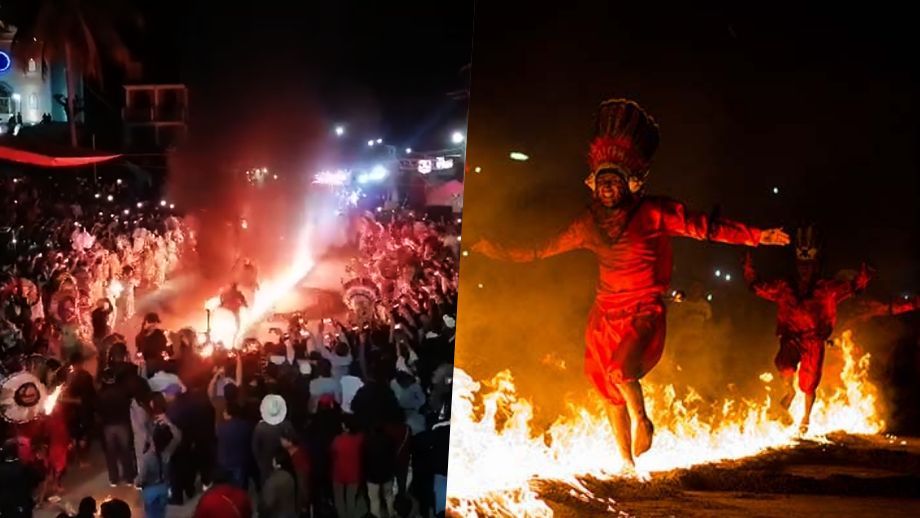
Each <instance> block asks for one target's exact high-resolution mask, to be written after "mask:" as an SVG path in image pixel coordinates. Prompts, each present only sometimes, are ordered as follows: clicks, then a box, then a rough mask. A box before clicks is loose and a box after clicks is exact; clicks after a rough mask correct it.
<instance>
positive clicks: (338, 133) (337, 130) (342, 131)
mask: <svg viewBox="0 0 920 518" xmlns="http://www.w3.org/2000/svg"><path fill="white" fill-rule="evenodd" d="M335 134H336V136H339V137H341V136H342V135H344V134H345V127H344V126H336V127H335Z"/></svg>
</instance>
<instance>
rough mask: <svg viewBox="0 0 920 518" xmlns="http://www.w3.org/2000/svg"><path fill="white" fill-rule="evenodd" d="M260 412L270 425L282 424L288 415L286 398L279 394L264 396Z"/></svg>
mask: <svg viewBox="0 0 920 518" xmlns="http://www.w3.org/2000/svg"><path fill="white" fill-rule="evenodd" d="M259 413H260V414H262V420H263V421H265V422H266V423H268V424H270V425H277V424H281V422H282V421H284V417H285V416H286V415H287V404H286V403H285V402H284V398H282V397H281V396H279V395H277V394H269V395H267V396H265V397H264V398H262V404H261V405H259Z"/></svg>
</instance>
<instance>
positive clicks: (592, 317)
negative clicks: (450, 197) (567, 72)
mask: <svg viewBox="0 0 920 518" xmlns="http://www.w3.org/2000/svg"><path fill="white" fill-rule="evenodd" d="M658 138H659V134H658V126H657V125H656V124H655V122H654V120H653V119H652V118H651V117H650V116H649V115H648V114H647V113H646V112H645V111H644V110H643V109H642V108H641V107H640V106H639V105H638V104H636V103H634V102H632V101H627V100H622V99H613V100H608V101H606V102H604V103H602V104H601V106H600V112H599V114H598V119H597V131H596V134H595V137H594V140H593V141H592V142H591V145H590V151H589V154H588V161H589V166H590V172H589V176H588V178H587V180H586V181H585V183H586V184H587V185H588V187H589V188H590V189H591V190H592V192H593V193H594V198H593V200H592V202H591V205H590V208H589V209H588V210H587V211H585V212H584V213H583V214H582V215H581V216H579V217H578V218H576V219H575V221H573V222H572V223H571V224H569V226H568V227H567V228H566V229H565V230H563V231H562V232H561V233H560V234H558V235H556V236H554V237H552V238H551V239H549V240H548V241H547V242H545V243H544V244H542V245H539V246H536V247H507V246H502V245H499V244H496V243H493V242H491V241H488V240H482V241H480V242H479V243H477V244H476V245H475V246H474V247H473V251H475V252H479V253H481V254H483V255H486V256H488V257H491V258H494V259H500V260H509V261H516V262H527V261H534V260H537V259H544V258H547V257H551V256H554V255H557V254H561V253H564V252H568V251H570V250H576V249H586V250H590V251H591V252H593V253H594V254H595V255H596V256H597V259H598V265H599V267H600V280H599V282H598V287H597V295H596V298H595V302H594V307H593V308H592V310H591V313H590V314H589V316H588V324H587V329H586V333H585V341H586V348H585V375H586V376H588V378H589V379H590V380H591V381H592V383H593V384H594V386H595V387H596V388H597V390H598V391H599V392H600V393H601V394H602V395H603V396H604V398H605V399H606V400H607V401H608V402H609V403H610V405H609V406H608V416H609V419H610V422H611V425H612V427H613V431H614V433H615V436H616V440H617V447H618V450H619V453H620V455H621V456H622V458H623V459H624V460H625V461H626V463H627V465H629V466H632V465H633V464H634V457H635V456H638V455H641V454H642V453H643V452H645V451H647V450H648V449H649V448H650V447H651V444H652V435H653V430H654V426H653V425H652V422H651V420H650V419H649V417H648V415H647V414H646V410H645V401H644V397H643V393H642V384H641V379H642V378H643V377H644V376H645V375H646V374H648V372H649V371H650V370H651V369H652V368H653V367H654V366H655V365H656V364H657V363H658V361H659V360H660V359H661V354H662V352H663V349H664V338H665V305H664V302H663V298H664V295H665V293H666V292H667V290H668V284H669V283H670V280H671V270H672V251H671V244H670V238H671V237H675V236H682V237H690V238H693V239H698V240H708V241H713V242H720V243H732V244H739V245H746V246H758V245H786V244H788V243H789V236H788V235H786V234H785V233H784V232H783V231H782V230H781V229H770V230H760V229H757V228H753V227H750V226H747V225H744V224H741V223H737V222H734V221H730V220H726V219H723V218H720V217H716V216H713V215H706V214H700V213H696V212H691V211H690V210H688V209H687V208H686V207H685V206H684V205H683V204H682V203H680V202H677V201H674V200H671V199H667V198H662V197H653V196H645V195H643V192H642V187H643V184H644V182H645V179H646V176H647V174H648V171H649V166H650V165H651V160H652V156H653V154H654V152H655V150H656V148H657V147H658Z"/></svg>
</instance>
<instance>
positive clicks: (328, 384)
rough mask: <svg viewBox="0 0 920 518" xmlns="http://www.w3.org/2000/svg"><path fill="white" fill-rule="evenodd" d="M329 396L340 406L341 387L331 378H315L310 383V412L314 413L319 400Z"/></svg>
mask: <svg viewBox="0 0 920 518" xmlns="http://www.w3.org/2000/svg"><path fill="white" fill-rule="evenodd" d="M326 394H330V395H332V396H333V397H335V401H336V403H339V404H342V385H340V384H339V382H338V381H336V380H334V379H333V378H316V379H314V380H313V381H311V382H310V412H311V413H315V412H316V408H317V406H318V405H319V398H321V397H322V396H324V395H326Z"/></svg>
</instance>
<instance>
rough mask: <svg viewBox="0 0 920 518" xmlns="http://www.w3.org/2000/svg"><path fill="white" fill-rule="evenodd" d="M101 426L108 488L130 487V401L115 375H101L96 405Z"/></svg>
mask: <svg viewBox="0 0 920 518" xmlns="http://www.w3.org/2000/svg"><path fill="white" fill-rule="evenodd" d="M97 412H98V414H99V421H100V423H101V424H102V444H103V450H104V451H105V461H106V466H107V468H108V472H109V484H110V485H111V486H112V487H115V486H117V485H118V484H133V483H134V477H135V476H136V475H137V472H136V470H135V466H134V463H135V460H134V448H133V446H132V442H131V398H130V396H129V395H128V394H126V393H125V391H124V390H123V389H122V387H120V386H119V385H118V384H116V380H115V373H114V372H112V371H111V370H110V369H106V371H104V372H103V373H102V388H101V389H100V391H99V398H98V403H97Z"/></svg>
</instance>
